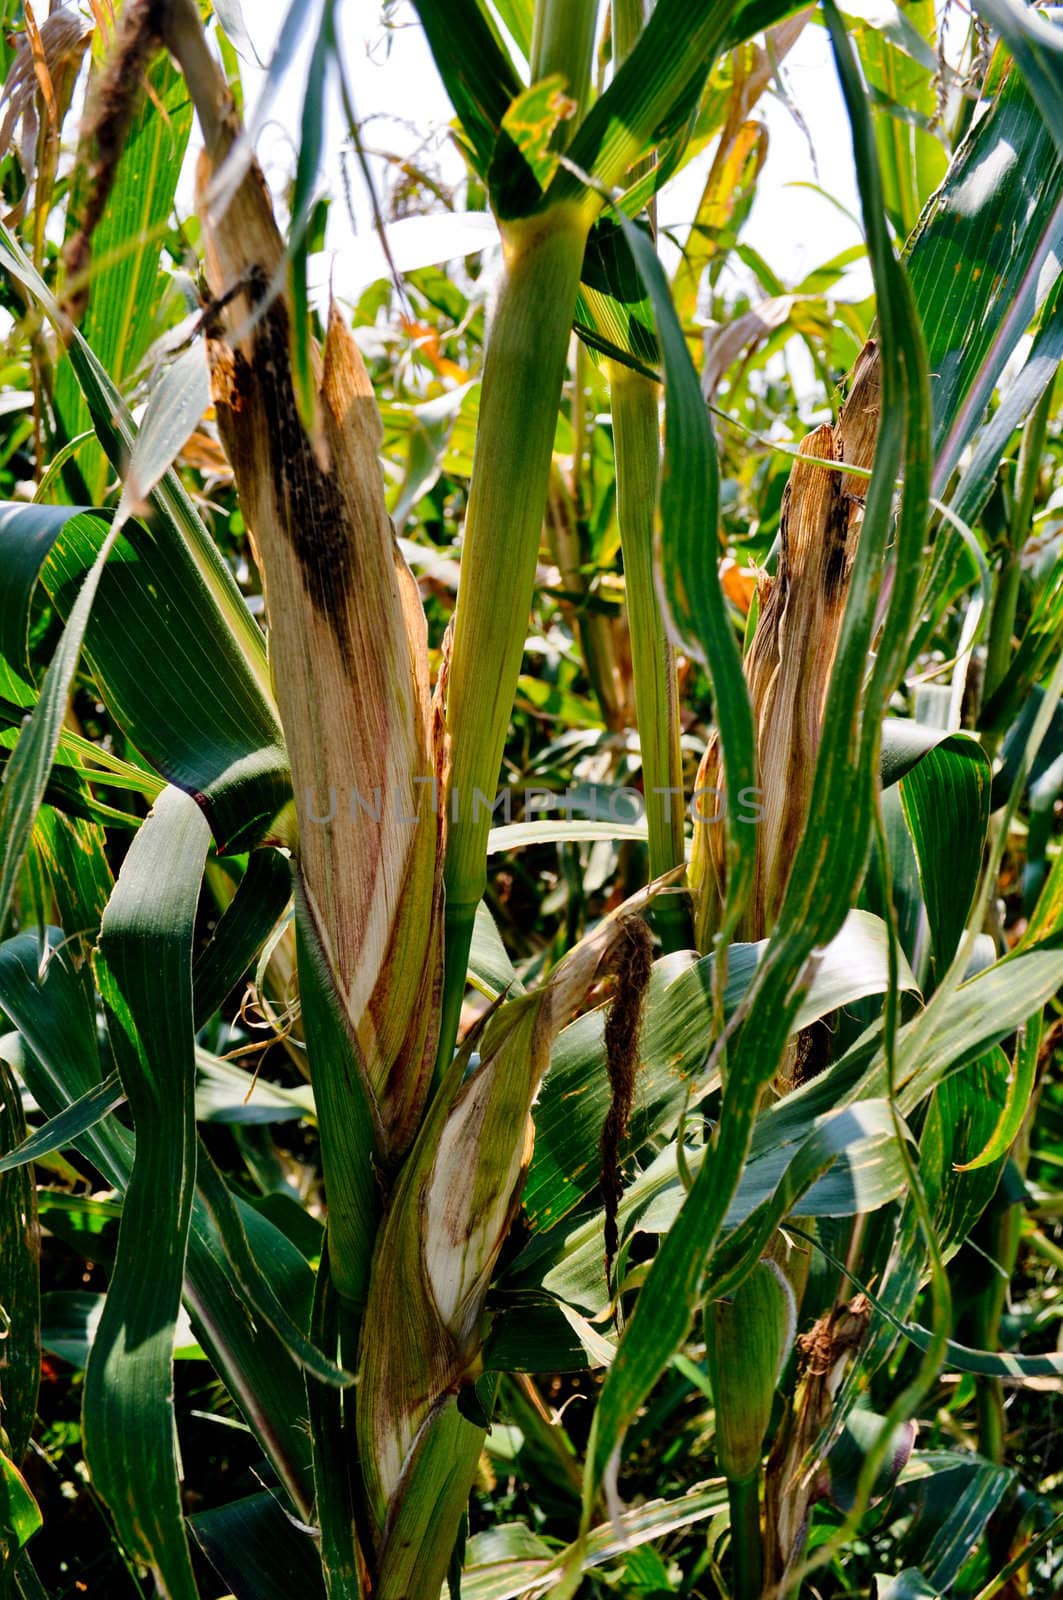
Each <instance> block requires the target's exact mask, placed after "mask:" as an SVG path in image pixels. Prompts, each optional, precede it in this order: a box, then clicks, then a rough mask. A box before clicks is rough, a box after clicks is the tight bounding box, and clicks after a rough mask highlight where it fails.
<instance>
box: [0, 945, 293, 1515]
mask: <svg viewBox="0 0 1063 1600" xmlns="http://www.w3.org/2000/svg"><path fill="white" fill-rule="evenodd" d="M63 944H64V940H63V936H62V934H61V932H59V931H58V930H57V929H48V930H47V931H46V935H45V943H44V950H43V958H42V952H41V950H40V949H39V947H38V941H37V938H36V936H35V935H34V934H29V933H24V934H19V935H18V936H17V937H16V938H14V939H8V940H6V941H5V942H4V943H3V944H0V1006H2V1007H3V1010H4V1011H5V1012H6V1014H7V1015H8V1016H9V1017H10V1018H11V1021H12V1022H13V1023H14V1025H15V1026H16V1027H17V1028H18V1030H19V1033H20V1034H21V1035H22V1038H23V1040H24V1043H25V1049H24V1051H23V1060H22V1062H21V1064H20V1069H19V1070H20V1073H21V1076H22V1078H23V1080H24V1081H25V1083H26V1085H27V1087H28V1088H29V1090H30V1092H31V1093H32V1095H33V1097H34V1099H35V1100H36V1101H37V1104H38V1105H39V1106H40V1107H41V1109H42V1110H43V1111H44V1112H45V1113H46V1114H47V1115H49V1116H55V1115H57V1114H58V1113H60V1112H61V1111H62V1110H63V1109H64V1108H65V1107H66V1106H68V1105H69V1104H70V1103H71V1102H72V1101H74V1100H76V1099H77V1098H78V1097H79V1096H80V1095H83V1094H85V1093H87V1092H88V1091H89V1090H90V1089H91V1088H92V1087H93V1086H94V1085H96V1084H98V1083H99V1081H100V1078H101V1076H102V1074H101V1071H100V1064H99V1047H98V1043H97V1032H96V1016H95V1008H94V1000H93V995H92V990H91V988H90V987H89V986H87V985H85V984H83V983H82V982H81V981H80V978H79V976H78V974H77V973H76V972H75V970H74V967H73V964H72V962H71V959H70V952H69V950H68V949H61V948H60V946H61V945H63ZM78 1143H79V1148H80V1149H81V1151H82V1153H83V1154H85V1155H86V1156H87V1157H88V1158H89V1159H90V1160H91V1161H92V1162H93V1163H94V1164H95V1165H96V1166H97V1167H98V1168H99V1170H100V1171H101V1172H102V1173H103V1174H104V1176H105V1178H106V1179H107V1181H108V1182H109V1183H110V1184H111V1185H112V1186H113V1187H115V1188H117V1189H119V1190H120V1191H121V1190H125V1189H126V1187H127V1185H128V1183H129V1174H130V1170H131V1168H132V1164H133V1140H132V1137H131V1135H130V1134H129V1132H128V1130H127V1129H126V1128H124V1127H122V1126H121V1124H119V1123H117V1122H115V1121H113V1120H105V1121H104V1122H101V1123H97V1125H96V1126H95V1127H94V1128H92V1129H89V1130H87V1131H86V1133H84V1134H83V1135H82V1136H81V1139H80V1140H79V1142H78ZM241 1216H242V1219H243V1225H244V1228H245V1230H246V1231H247V1233H248V1236H249V1239H250V1241H251V1245H252V1248H253V1250H254V1251H255V1253H256V1255H257V1256H258V1257H259V1259H260V1261H261V1262H262V1263H263V1264H264V1265H265V1266H266V1267H267V1270H268V1272H269V1276H270V1279H271V1281H272V1282H273V1284H274V1286H275V1288H276V1290H277V1293H278V1294H280V1295H281V1296H282V1297H283V1298H284V1299H285V1301H286V1303H287V1304H288V1305H289V1308H291V1309H295V1308H297V1307H298V1306H299V1305H300V1303H302V1304H304V1305H305V1306H306V1308H307V1314H309V1304H310V1296H311V1293H312V1290H313V1282H312V1278H311V1274H310V1271H309V1268H308V1267H307V1264H306V1262H305V1261H304V1260H303V1259H302V1257H301V1256H300V1255H299V1252H298V1251H297V1250H295V1249H294V1247H293V1246H291V1245H290V1244H289V1242H288V1240H287V1239H285V1238H284V1236H283V1235H282V1234H281V1233H280V1232H279V1231H278V1229H276V1228H275V1227H273V1225H272V1224H271V1223H270V1222H269V1221H268V1220H267V1218H265V1217H264V1216H261V1215H260V1214H259V1213H258V1212H256V1211H255V1210H253V1209H252V1208H251V1207H247V1208H244V1207H242V1206H241ZM185 1298H186V1302H187V1305H188V1308H189V1311H190V1313H191V1316H192V1318H193V1323H194V1327H195V1333H196V1337H197V1338H198V1340H199V1342H200V1344H201V1345H202V1346H203V1348H204V1349H205V1350H206V1351H207V1352H208V1354H209V1356H210V1359H211V1361H212V1363H213V1365H214V1367H215V1369H216V1370H217V1372H218V1374H219V1376H220V1377H221V1378H222V1380H223V1382H224V1383H225V1384H226V1386H227V1388H228V1390H229V1392H230V1394H231V1395H232V1397H233V1399H234V1400H235V1402H236V1404H237V1405H238V1406H239V1407H240V1409H241V1410H242V1411H243V1413H244V1415H245V1416H246V1418H247V1420H248V1422H249V1423H250V1424H251V1427H252V1428H253V1430H254V1432H255V1434H256V1436H257V1437H258V1439H259V1441H260V1443H261V1445H262V1448H263V1449H264V1450H265V1452H266V1454H267V1455H268V1457H269V1459H270V1461H271V1463H272V1465H273V1466H274V1468H275V1469H276V1472H277V1475H278V1477H279V1478H280V1480H281V1482H282V1483H283V1484H284V1486H285V1488H286V1489H287V1490H288V1493H289V1494H290V1496H291V1498H292V1500H293V1503H294V1504H295V1505H296V1506H297V1507H298V1508H299V1510H300V1511H301V1512H302V1514H304V1515H307V1514H308V1513H309V1510H310V1482H309V1477H310V1442H309V1437H308V1432H307V1425H306V1389H305V1384H304V1380H303V1376H302V1373H301V1372H300V1371H299V1369H298V1368H297V1367H296V1365H295V1364H294V1362H293V1361H292V1360H291V1358H290V1356H289V1355H288V1353H287V1352H286V1350H285V1348H284V1346H283V1345H282V1344H281V1342H280V1340H279V1339H277V1338H276V1336H275V1334H274V1333H273V1332H272V1330H271V1329H270V1328H269V1327H268V1326H264V1325H262V1324H261V1323H258V1322H256V1321H255V1320H254V1319H253V1318H252V1316H251V1314H250V1311H249V1310H248V1308H247V1307H246V1306H245V1305H244V1303H243V1300H242V1299H241V1298H239V1297H237V1296H235V1295H234V1294H233V1292H232V1271H231V1268H230V1266H229V1262H228V1258H227V1257H226V1254H225V1250H224V1248H223V1246H222V1242H221V1239H220V1238H219V1237H218V1234H217V1231H216V1229H215V1228H214V1227H213V1225H212V1223H211V1221H210V1218H209V1217H208V1215H207V1212H206V1209H205V1207H204V1205H203V1203H202V1201H201V1200H199V1199H198V1197H197V1198H195V1199H194V1200H193V1205H192V1221H191V1230H190V1234H189V1241H188V1260H187V1268H186V1282H185Z"/></svg>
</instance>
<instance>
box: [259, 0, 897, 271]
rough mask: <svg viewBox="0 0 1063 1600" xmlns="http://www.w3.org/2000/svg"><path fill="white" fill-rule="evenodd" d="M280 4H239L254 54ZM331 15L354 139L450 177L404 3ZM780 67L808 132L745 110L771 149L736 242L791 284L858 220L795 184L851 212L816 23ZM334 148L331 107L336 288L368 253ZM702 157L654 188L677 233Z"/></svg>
mask: <svg viewBox="0 0 1063 1600" xmlns="http://www.w3.org/2000/svg"><path fill="white" fill-rule="evenodd" d="M231 3H232V0H230V4H231ZM286 8H287V0H254V4H253V6H252V5H251V4H245V7H244V20H245V24H246V26H247V28H248V32H249V33H250V34H251V37H252V38H253V40H254V43H255V46H256V48H257V50H258V53H259V55H260V57H261V59H262V60H263V61H267V60H268V59H269V57H270V55H271V53H272V46H273V41H274V39H275V38H276V34H277V30H278V28H279V26H280V22H281V20H282V19H283V16H284V13H285V11H286ZM339 11H340V22H341V25H342V27H343V37H344V50H345V57H346V60H347V62H348V64H349V71H350V76H351V83H352V89H353V94H354V97H355V102H356V110H357V113H358V116H359V118H360V119H361V120H362V122H363V123H364V124H366V126H365V127H364V133H363V138H364V142H365V143H366V144H367V145H368V146H373V147H376V148H381V149H388V150H392V151H395V152H397V153H399V154H400V155H413V154H414V153H415V152H418V151H420V152H423V153H424V154H425V156H426V157H427V159H429V160H430V162H431V163H432V164H433V165H435V166H436V167H437V168H441V169H442V172H443V174H444V176H445V178H446V179H447V181H448V182H451V183H456V182H458V181H459V180H460V178H461V175H462V171H463V168H462V163H461V160H460V157H459V156H458V155H457V153H456V152H455V151H453V149H452V148H451V147H450V145H449V142H448V139H447V135H446V124H447V122H448V120H449V119H450V117H451V115H452V112H451V108H450V104H449V101H448V100H447V97H446V94H445V92H444V90H443V88H442V85H441V83H440V81H439V77H438V74H437V73H436V70H435V67H434V65H433V63H432V59H431V56H430V53H429V51H428V47H427V44H426V42H425V39H424V35H423V33H422V32H421V29H420V26H419V24H418V23H417V21H416V17H415V14H414V12H413V9H412V7H410V6H405V7H403V8H401V9H400V10H399V11H398V12H397V13H396V16H395V18H394V21H395V22H397V23H399V24H400V25H399V26H394V25H393V26H392V27H391V28H390V29H385V28H384V27H383V25H382V23H381V22H380V10H379V8H378V6H377V5H376V4H374V3H373V0H357V3H356V4H355V5H354V6H350V5H348V6H344V7H340V8H339ZM782 72H783V79H784V81H785V83H786V85H787V89H788V92H789V94H790V96H791V98H792V100H793V101H794V103H795V104H796V105H797V106H798V107H799V109H800V112H801V116H802V118H803V120H804V123H805V127H806V129H807V137H806V133H805V132H804V131H803V130H802V129H801V127H799V125H798V123H797V122H796V121H795V119H794V117H793V115H792V114H791V112H790V111H789V109H788V108H787V107H786V106H785V105H784V104H783V103H782V101H781V100H780V99H779V98H778V97H777V96H775V95H772V94H769V95H766V96H765V97H764V98H763V99H762V101H761V102H760V105H759V106H758V107H757V110H756V112H755V115H756V116H757V117H759V118H761V119H762V120H764V121H766V123H767V125H768V129H769V135H770V145H769V154H768V158H767V162H766V164H765V167H764V170H763V172H762V173H761V176H760V179H759V182H758V186H757V198H756V202H755V205H754V209H753V211H752V213H751V215H750V217H749V219H748V221H747V223H746V225H745V228H744V229H743V232H742V235H741V237H742V240H743V242H745V243H748V244H750V245H752V246H753V247H754V248H755V249H757V250H758V251H760V252H761V253H762V254H763V255H764V256H765V258H766V259H767V260H768V262H769V263H770V264H771V266H772V267H773V269H774V270H775V271H776V272H777V273H778V274H779V276H780V277H781V278H782V279H783V280H784V282H786V283H787V284H791V283H794V282H796V281H798V280H799V279H800V278H801V276H802V275H803V274H804V273H805V272H808V271H810V270H811V269H812V268H813V267H815V266H818V265H819V264H820V263H821V262H824V261H826V260H828V259H830V257H832V256H834V255H836V254H838V253H839V252H840V251H842V250H845V249H846V248H848V247H849V246H851V245H854V244H857V243H858V242H859V241H860V231H859V227H858V225H857V223H856V222H855V221H854V220H852V219H851V218H850V217H847V216H845V215H844V214H843V212H842V211H841V210H839V209H838V206H836V205H834V204H832V202H831V200H829V199H828V198H826V197H825V196H823V195H818V194H815V193H813V192H812V191H811V190H809V189H807V188H797V187H794V185H795V184H804V183H812V182H816V181H818V182H819V183H820V184H821V185H822V186H823V188H824V189H825V190H826V191H827V192H828V194H830V195H832V196H833V197H834V198H835V200H837V201H838V202H839V203H840V205H841V206H842V207H845V208H846V209H847V210H849V211H850V212H853V213H856V212H857V211H858V204H857V198H856V183H855V176H854V171H853V163H852V154H851V146H850V142H849V130H848V123H847V119H846V116H845V111H844V108H843V106H842V102H841V96H840V91H839V89H838V83H837V78H836V76H835V71H834V66H833V63H832V60H831V57H830V49H829V45H828V42H827V36H826V33H825V31H824V30H823V29H822V28H821V27H819V26H817V25H815V24H809V25H808V26H807V27H806V28H805V30H804V33H803V34H802V35H801V37H800V39H799V40H798V42H797V44H796V46H795V47H794V49H793V50H792V51H791V52H790V54H789V55H788V56H787V58H786V60H785V62H784V64H783V69H782ZM261 81H262V75H261V73H259V72H258V71H256V70H255V69H254V68H253V67H249V66H248V65H247V64H246V63H245V84H246V91H247V98H248V103H249V106H250V105H254V104H255V102H256V101H257V99H258V93H259V87H260V84H261ZM301 85H302V73H301V69H300V64H299V63H296V64H295V65H294V66H293V69H292V71H291V72H290V74H289V76H288V78H287V80H286V82H285V85H284V87H283V89H282V91H281V93H280V94H279V95H278V96H277V99H276V106H275V108H274V110H273V112H272V115H271V118H270V121H269V123H268V124H267V126H266V127H265V128H264V130H263V133H262V137H261V140H260V145H259V149H260V153H261V156H262V159H263V163H264V165H265V167H266V171H267V176H269V178H270V180H271V182H272V183H273V184H274V185H275V187H276V188H277V189H279V190H282V189H283V187H284V184H285V181H286V179H287V178H288V177H289V175H290V173H291V170H292V166H293V159H294V148H295V140H296V136H297V126H298V116H299V109H300V106H301ZM342 143H343V125H342V122H341V120H340V116H339V111H338V108H334V111H333V114H332V118H331V121H330V126H329V136H328V139H327V146H326V159H325V163H324V167H323V172H322V180H321V181H322V187H323V188H325V189H327V190H328V191H329V192H330V193H331V194H332V195H333V197H334V202H335V203H334V204H333V206H332V208H331V214H330V222H329V233H328V241H327V242H328V246H329V249H330V251H334V252H336V255H335V257H334V259H333V271H334V272H335V275H336V282H337V288H338V289H339V290H340V291H341V292H342V285H343V281H344V280H345V279H346V278H348V275H349V273H350V272H351V271H353V276H354V278H355V279H356V280H357V279H359V278H361V277H362V276H363V273H362V271H359V270H358V260H359V257H364V256H365V255H366V254H368V255H369V256H370V257H371V258H373V259H375V256H376V250H375V247H374V241H373V238H372V229H371V226H370V221H369V209H368V204H367V200H366V195H365V191H364V186H363V185H362V183H361V179H360V177H359V175H358V172H357V169H356V167H355V166H354V164H353V163H352V162H350V161H349V162H348V167H349V171H350V173H351V175H352V184H351V189H352V199H353V203H354V208H355V222H356V225H357V232H355V231H354V230H352V228H351V224H350V220H349V217H348V212H347V206H346V204H345V202H344V187H343V179H342V174H341V172H340V148H341V145H342ZM810 144H811V148H810ZM813 151H814V153H815V161H813ZM710 156H711V151H710V152H709V153H708V154H707V155H706V156H703V157H701V158H699V159H698V160H696V161H694V162H692V163H691V164H690V166H689V167H688V168H687V169H686V170H685V171H684V172H683V173H682V174H680V175H679V177H678V178H677V179H675V180H674V181H673V182H672V183H671V184H670V185H669V186H668V187H667V188H666V189H665V191H664V192H663V194H662V197H661V200H660V202H659V212H658V214H659V217H660V220H661V223H662V224H663V225H665V226H668V227H674V228H675V229H676V230H677V231H678V232H679V233H680V234H682V232H683V231H684V227H685V225H686V224H687V223H688V222H689V220H690V217H691V215H692V212H693V209H694V206H695V204H696V201H697V197H698V195H699V194H700V190H701V186H702V183H703V182H704V176H705V172H706V170H707V165H708V160H709V157H710ZM375 167H376V172H377V175H378V188H380V187H382V184H381V183H380V178H381V176H382V174H383V171H384V168H383V166H382V164H379V163H378V164H375ZM466 248H468V246H466ZM364 270H366V271H368V270H369V269H368V268H365V269H364ZM741 270H743V271H744V269H741ZM372 275H373V274H372V272H370V276H372ZM869 289H870V274H869V272H868V270H867V268H866V266H865V265H863V264H859V265H858V266H857V267H856V268H855V269H854V270H852V271H850V273H849V274H848V276H847V278H846V280H845V282H844V286H843V287H842V288H841V293H842V294H843V295H844V297H845V298H851V299H859V298H862V297H863V296H864V295H866V294H867V293H868V292H869Z"/></svg>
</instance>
